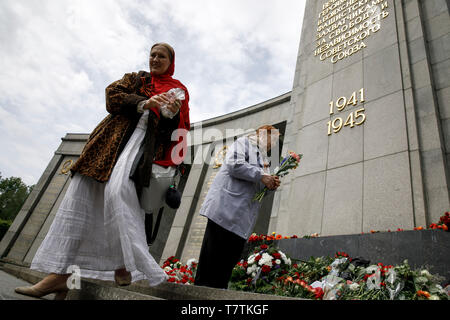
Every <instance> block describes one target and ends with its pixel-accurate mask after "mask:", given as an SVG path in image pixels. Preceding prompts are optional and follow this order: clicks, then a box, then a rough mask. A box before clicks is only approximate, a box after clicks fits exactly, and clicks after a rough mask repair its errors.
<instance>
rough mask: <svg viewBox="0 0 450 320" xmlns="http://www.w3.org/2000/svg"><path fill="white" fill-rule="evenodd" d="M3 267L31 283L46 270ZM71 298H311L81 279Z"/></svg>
mask: <svg viewBox="0 0 450 320" xmlns="http://www.w3.org/2000/svg"><path fill="white" fill-rule="evenodd" d="M0 268H1V269H2V270H3V271H5V272H6V273H9V274H11V275H14V276H16V277H17V278H20V279H23V280H25V281H27V282H29V283H32V284H34V283H37V282H39V281H40V280H41V279H43V278H44V277H45V276H46V274H44V273H42V272H38V271H35V270H31V269H29V268H27V267H23V266H19V265H14V264H11V263H3V265H0ZM66 299H68V300H307V299H300V298H290V297H281V296H275V295H269V294H258V293H251V292H242V291H234V290H226V289H215V288H208V287H200V286H195V285H181V284H174V283H169V282H166V283H163V284H160V285H158V286H156V287H150V286H149V285H148V282H147V281H145V280H141V281H137V282H134V283H133V284H131V285H129V286H124V287H118V286H117V285H116V284H115V283H114V282H112V281H100V280H94V279H85V278H82V279H81V289H80V290H76V289H73V290H70V291H69V293H68V295H67V298H66Z"/></svg>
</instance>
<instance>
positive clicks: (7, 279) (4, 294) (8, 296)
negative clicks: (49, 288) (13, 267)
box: [0, 269, 54, 300]
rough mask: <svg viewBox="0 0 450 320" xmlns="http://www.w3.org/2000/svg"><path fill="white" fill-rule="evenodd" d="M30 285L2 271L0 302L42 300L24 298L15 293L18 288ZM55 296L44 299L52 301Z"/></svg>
mask: <svg viewBox="0 0 450 320" xmlns="http://www.w3.org/2000/svg"><path fill="white" fill-rule="evenodd" d="M29 285H30V284H29V283H28V282H26V281H23V280H22V279H18V278H16V277H14V276H12V275H10V274H8V273H6V272H4V271H2V270H1V269H0V300H41V299H39V298H33V297H28V296H24V295H21V294H18V293H15V292H14V289H15V288H16V287H22V286H29ZM53 298H54V295H53V294H51V295H48V296H45V297H44V298H43V299H46V300H52V299H53Z"/></svg>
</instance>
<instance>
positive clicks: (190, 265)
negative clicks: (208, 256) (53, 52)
mask: <svg viewBox="0 0 450 320" xmlns="http://www.w3.org/2000/svg"><path fill="white" fill-rule="evenodd" d="M193 263H198V260H197V259H195V258H192V259H189V260H188V261H187V262H186V265H187V267H188V268H189V269H191V268H192V264H193Z"/></svg>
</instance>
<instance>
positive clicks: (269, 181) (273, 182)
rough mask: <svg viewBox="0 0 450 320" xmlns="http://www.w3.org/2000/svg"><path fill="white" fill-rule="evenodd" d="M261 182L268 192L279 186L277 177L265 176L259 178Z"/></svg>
mask: <svg viewBox="0 0 450 320" xmlns="http://www.w3.org/2000/svg"><path fill="white" fill-rule="evenodd" d="M261 182H262V183H263V184H264V185H265V186H266V187H267V189H269V190H275V189H277V188H278V187H279V186H280V178H279V177H277V176H270V175H266V174H265V175H263V176H262V177H261Z"/></svg>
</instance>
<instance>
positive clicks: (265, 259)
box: [259, 252, 273, 267]
mask: <svg viewBox="0 0 450 320" xmlns="http://www.w3.org/2000/svg"><path fill="white" fill-rule="evenodd" d="M272 259H273V257H272V256H271V255H270V254H268V253H267V252H264V253H263V255H262V257H261V260H259V265H260V266H263V265H266V266H269V267H271V266H272Z"/></svg>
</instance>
